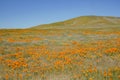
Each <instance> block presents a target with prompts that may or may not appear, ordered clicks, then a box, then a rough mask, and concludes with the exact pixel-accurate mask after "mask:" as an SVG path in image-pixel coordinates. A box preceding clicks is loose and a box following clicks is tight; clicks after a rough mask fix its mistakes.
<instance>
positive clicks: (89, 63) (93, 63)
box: [0, 26, 120, 80]
mask: <svg viewBox="0 0 120 80" xmlns="http://www.w3.org/2000/svg"><path fill="white" fill-rule="evenodd" d="M0 80H120V27H119V26H106V27H101V26H100V27H95V26H93V27H87V28H86V27H83V28H79V29H1V30H0Z"/></svg>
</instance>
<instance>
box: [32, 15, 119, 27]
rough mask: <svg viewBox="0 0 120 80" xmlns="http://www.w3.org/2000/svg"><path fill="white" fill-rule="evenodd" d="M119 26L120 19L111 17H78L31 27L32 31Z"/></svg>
mask: <svg viewBox="0 0 120 80" xmlns="http://www.w3.org/2000/svg"><path fill="white" fill-rule="evenodd" d="M108 25H120V17H112V16H80V17H76V18H72V19H69V20H65V21H61V22H55V23H51V24H43V25H38V26H33V27H31V28H32V29H75V28H77V29H78V28H81V27H85V26H108Z"/></svg>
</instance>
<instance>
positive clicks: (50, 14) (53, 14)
mask: <svg viewBox="0 0 120 80" xmlns="http://www.w3.org/2000/svg"><path fill="white" fill-rule="evenodd" d="M85 15H98V16H118V17H120V0H0V28H27V27H31V26H35V25H39V24H46V23H52V22H56V21H63V20H66V19H70V18H74V17H78V16H85Z"/></svg>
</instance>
